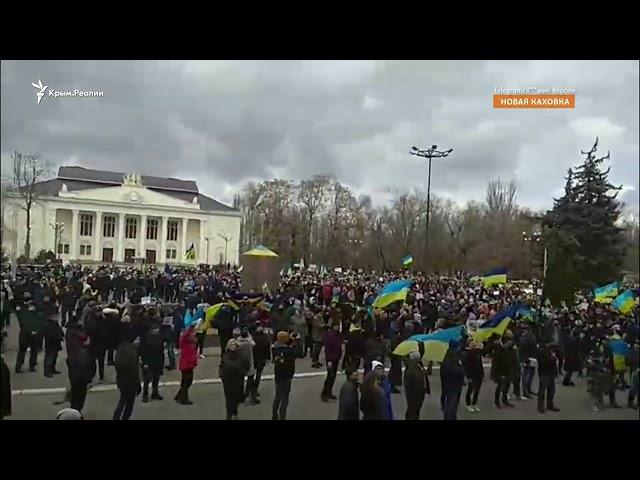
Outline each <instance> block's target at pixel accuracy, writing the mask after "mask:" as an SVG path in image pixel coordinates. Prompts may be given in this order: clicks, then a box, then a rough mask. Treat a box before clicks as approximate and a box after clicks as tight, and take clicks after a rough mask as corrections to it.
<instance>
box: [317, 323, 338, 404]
mask: <svg viewBox="0 0 640 480" xmlns="http://www.w3.org/2000/svg"><path fill="white" fill-rule="evenodd" d="M322 343H323V344H324V359H325V361H326V363H327V378H326V379H325V381H324V385H323V387H322V393H321V394H320V398H321V399H322V401H323V402H328V401H329V400H337V398H336V397H335V396H334V395H333V384H334V383H335V381H336V375H337V374H338V364H339V363H340V359H341V358H342V336H341V335H340V323H338V322H336V323H334V324H333V325H332V326H331V329H330V330H328V331H326V332H324V334H323V335H322Z"/></svg>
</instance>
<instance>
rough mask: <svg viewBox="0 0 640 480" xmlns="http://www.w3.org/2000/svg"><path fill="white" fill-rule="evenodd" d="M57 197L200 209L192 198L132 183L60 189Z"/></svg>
mask: <svg viewBox="0 0 640 480" xmlns="http://www.w3.org/2000/svg"><path fill="white" fill-rule="evenodd" d="M58 196H59V197H63V198H77V199H82V200H87V201H91V200H98V201H101V202H114V203H118V204H123V203H124V204H128V205H159V206H163V207H179V208H191V209H194V210H200V205H199V204H198V202H197V197H196V196H195V195H194V198H196V201H195V202H194V201H193V199H191V201H185V200H181V199H179V198H175V197H172V196H170V195H166V194H164V193H160V192H155V191H153V190H149V189H147V188H144V187H140V186H134V185H131V186H130V185H122V186H119V187H102V188H91V189H86V190H76V191H73V192H69V191H66V192H65V191H64V190H60V192H58Z"/></svg>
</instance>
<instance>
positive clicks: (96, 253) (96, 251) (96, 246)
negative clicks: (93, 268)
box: [93, 212, 102, 262]
mask: <svg viewBox="0 0 640 480" xmlns="http://www.w3.org/2000/svg"><path fill="white" fill-rule="evenodd" d="M93 233H94V242H93V259H94V260H95V261H96V262H99V261H101V260H102V249H101V248H100V238H102V212H96V225H95V231H94V232H93Z"/></svg>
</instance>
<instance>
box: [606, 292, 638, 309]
mask: <svg viewBox="0 0 640 480" xmlns="http://www.w3.org/2000/svg"><path fill="white" fill-rule="evenodd" d="M635 303H636V302H635V294H634V293H633V290H627V291H626V292H623V293H621V294H620V295H618V296H617V297H616V298H615V299H614V300H613V302H612V303H611V304H612V305H613V306H614V307H615V308H616V309H617V310H618V311H619V312H621V313H624V314H625V315H627V314H628V313H631V311H632V310H633V307H634V305H635Z"/></svg>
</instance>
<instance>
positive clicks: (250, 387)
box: [246, 366, 264, 403]
mask: <svg viewBox="0 0 640 480" xmlns="http://www.w3.org/2000/svg"><path fill="white" fill-rule="evenodd" d="M262 370H264V366H261V367H256V371H255V374H254V375H252V376H250V377H248V378H247V392H246V396H248V397H249V398H250V399H251V401H252V402H254V403H255V401H256V400H257V399H258V387H259V386H260V379H261V378H262Z"/></svg>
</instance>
